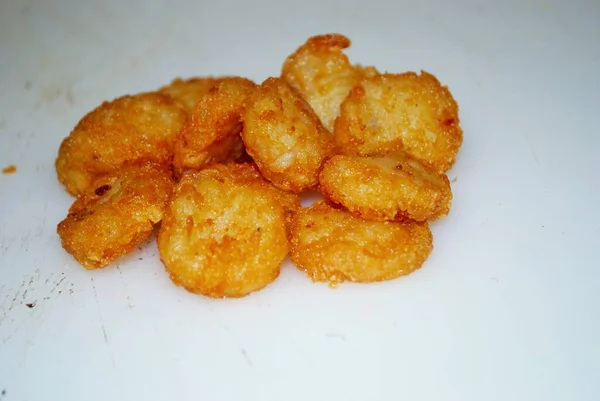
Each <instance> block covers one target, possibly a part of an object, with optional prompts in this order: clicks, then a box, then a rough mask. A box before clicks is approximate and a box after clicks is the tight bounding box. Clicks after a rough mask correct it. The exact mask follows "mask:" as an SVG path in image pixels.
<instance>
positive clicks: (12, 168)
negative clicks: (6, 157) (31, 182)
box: [2, 164, 17, 174]
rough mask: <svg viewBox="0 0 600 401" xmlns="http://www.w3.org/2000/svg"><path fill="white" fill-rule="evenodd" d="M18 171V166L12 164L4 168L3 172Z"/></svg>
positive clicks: (11, 172)
mask: <svg viewBox="0 0 600 401" xmlns="http://www.w3.org/2000/svg"><path fill="white" fill-rule="evenodd" d="M16 172H17V166H15V165H14V164H10V165H8V166H6V167H4V168H3V169H2V174H14V173H16Z"/></svg>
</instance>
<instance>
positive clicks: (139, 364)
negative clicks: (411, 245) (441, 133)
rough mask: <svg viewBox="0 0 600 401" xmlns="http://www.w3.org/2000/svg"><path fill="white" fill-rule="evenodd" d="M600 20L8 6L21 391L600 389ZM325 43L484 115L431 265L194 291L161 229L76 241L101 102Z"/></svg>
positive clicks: (370, 8) (8, 155)
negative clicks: (320, 39) (70, 232)
mask: <svg viewBox="0 0 600 401" xmlns="http://www.w3.org/2000/svg"><path fill="white" fill-rule="evenodd" d="M599 18H600V2H598V1H591V0H590V1H572V2H567V1H564V2H552V1H548V0H531V1H489V2H486V1H466V0H461V1H453V2H450V1H443V0H437V1H414V0H412V1H387V2H386V1H373V0H371V1H346V2H344V1H337V2H333V1H324V0H311V1H309V0H305V1H297V0H296V1H293V2H292V1H288V2H284V1H274V0H267V1H262V2H251V1H247V2H246V1H242V0H240V1H230V2H226V1H222V2H218V1H214V2H197V1H191V0H190V1H174V2H168V1H117V0H110V1H109V0H104V1H99V0H98V1H85V2H84V1H75V0H73V1H25V0H23V1H8V0H5V1H1V2H0V167H4V166H6V165H9V164H15V165H16V166H17V169H18V171H17V173H16V174H13V175H0V400H2V401H37V400H60V401H71V400H72V401H81V400H86V401H94V400H211V401H220V400H242V399H243V400H260V401H269V400H288V401H295V400H298V401H305V400H344V401H352V400H357V401H363V400H366V401H371V400H411V401H420V400H436V401H437V400H443V401H454V400H456V401H459V400H460V401H481V400H498V401H506V400H511V401H515V400H524V401H525V400H526V401H531V400H540V401H542V400H543V401H553V400H561V401H565V400H577V401H580V400H585V401H587V400H589V401H592V400H598V399H599V397H600V395H599V394H600V382H599V381H598V379H599V378H600V262H599V258H598V248H600V212H599V211H598V208H599V207H600V167H599V166H598V164H599V163H598V162H599V156H598V155H599V154H600V153H599V152H600V146H599V145H600V139H599V138H600V133H599V131H598V118H599V117H598V114H599V110H600V107H599V106H600V78H599V73H600V23H599V22H598V21H599ZM324 32H341V33H344V34H346V35H348V36H349V37H350V38H351V39H353V47H352V50H351V51H350V55H351V57H352V59H353V60H354V61H355V62H359V63H361V64H374V65H376V66H377V67H378V68H379V69H381V70H388V71H393V72H401V71H406V70H419V69H425V70H428V71H430V72H432V73H434V74H436V75H437V76H438V78H439V79H440V80H441V81H442V82H443V83H444V84H447V85H448V86H449V87H450V89H451V91H452V93H453V94H454V96H455V97H456V99H457V101H458V103H459V105H460V107H461V111H460V117H461V119H462V127H463V129H464V145H463V147H462V150H461V152H460V154H459V157H458V160H457V163H456V165H455V167H454V168H453V169H452V170H451V171H450V174H449V176H450V179H451V180H452V181H453V184H452V186H453V191H454V204H453V208H452V211H451V213H450V216H449V217H448V218H446V219H444V220H442V221H439V222H436V223H435V224H433V225H432V228H433V231H434V236H435V250H434V252H433V254H432V256H431V258H430V259H429V260H428V261H427V263H426V264H425V266H424V267H423V268H422V269H421V270H419V271H417V272H415V273H414V274H412V275H410V276H408V277H405V278H401V279H399V280H395V281H391V282H386V283H381V284H370V285H358V284H343V285H341V286H340V287H339V288H338V289H336V290H332V289H330V288H329V287H328V286H327V285H326V284H313V283H311V282H310V280H309V279H308V278H307V277H306V276H305V275H304V274H303V273H301V272H299V271H297V270H296V269H295V268H294V267H293V266H292V265H290V264H289V263H286V265H285V266H284V268H283V270H282V273H281V276H280V278H279V279H278V280H277V281H275V282H274V283H273V284H272V285H270V286H268V287H267V288H266V289H265V290H263V291H260V292H258V293H256V294H252V295H251V296H249V297H246V298H243V299H237V300H213V299H208V298H204V297H201V296H197V295H192V294H189V293H187V292H185V291H184V290H182V289H180V288H178V287H175V286H174V285H172V284H171V282H170V281H169V278H168V276H167V274H166V273H165V271H164V268H163V267H162V265H161V264H160V262H159V259H158V255H157V250H156V246H155V243H154V239H152V241H151V242H150V244H149V245H148V246H146V247H145V248H143V249H142V250H138V251H135V252H134V253H132V254H131V255H129V256H127V257H126V258H124V259H122V260H120V261H119V262H118V263H116V264H115V265H113V266H111V267H109V268H106V269H104V270H101V271H94V272H88V271H85V270H83V269H82V268H81V267H79V266H78V265H77V263H75V262H74V260H73V259H72V258H71V257H70V256H69V255H68V254H66V253H65V252H64V251H63V250H62V249H61V247H60V242H59V239H58V237H57V236H56V234H55V227H56V224H57V223H58V222H59V221H60V220H61V219H62V218H63V217H64V216H65V214H66V211H67V209H68V207H69V205H70V203H71V201H72V199H71V197H70V196H69V195H67V194H66V192H65V191H64V190H63V188H62V187H61V186H60V185H59V183H58V182H57V180H56V176H55V172H54V165H53V163H54V159H55V156H56V152H57V149H58V146H59V143H60V141H61V139H62V138H63V137H64V136H66V135H67V134H68V133H69V131H70V129H71V128H72V127H73V126H74V125H75V124H76V122H77V121H78V120H79V118H81V117H82V116H83V115H84V113H86V112H87V111H89V110H91V109H92V108H94V107H95V106H97V105H98V104H99V103H100V102H102V101H103V100H106V99H112V98H114V97H117V96H120V95H122V94H127V93H135V92H139V91H145V90H151V89H153V88H157V87H159V86H161V85H163V84H165V83H167V82H169V81H170V80H171V79H172V78H174V77H176V76H192V75H207V74H218V75H225V74H239V75H245V76H247V77H250V78H252V79H254V80H257V81H261V80H262V79H264V78H266V77H267V76H270V75H277V74H278V73H279V70H280V67H281V64H282V62H283V60H284V58H285V57H286V56H287V55H288V54H289V53H291V52H292V51H293V50H294V49H295V48H296V47H297V46H298V45H300V44H301V43H302V42H303V41H304V40H305V39H306V38H307V37H308V36H310V35H313V34H317V33H324ZM117 266H118V267H117ZM27 304H34V306H33V307H32V308H30V307H28V306H27Z"/></svg>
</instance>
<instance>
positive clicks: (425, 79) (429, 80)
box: [334, 71, 462, 173]
mask: <svg viewBox="0 0 600 401" xmlns="http://www.w3.org/2000/svg"><path fill="white" fill-rule="evenodd" d="M334 133H335V139H336V143H337V145H338V146H339V147H340V148H341V149H342V151H343V152H344V153H347V154H360V155H365V154H370V153H373V152H382V151H385V150H402V151H404V152H406V153H407V154H409V155H410V156H412V157H413V158H415V159H417V160H420V161H422V162H424V163H426V164H428V165H430V166H431V167H433V168H434V169H435V170H436V171H437V172H439V173H443V172H445V171H447V170H448V169H449V168H450V167H452V164H454V160H455V158H456V154H457V153H458V149H459V147H460V145H461V144H462V130H461V128H460V126H459V118H458V105H457V104H456V101H455V100H454V98H453V97H452V95H451V94H450V91H449V90H448V88H447V87H445V86H442V85H441V84H440V82H439V81H438V80H437V78H436V77H434V76H433V75H431V74H428V73H426V72H424V71H423V72H422V73H421V75H417V74H415V73H413V72H407V73H404V74H382V75H376V76H371V77H366V78H363V79H362V80H361V81H360V83H359V84H358V85H356V86H355V87H354V88H353V89H352V91H351V92H350V95H348V97H347V98H346V100H344V102H343V103H342V106H341V112H340V116H339V117H338V118H337V120H336V122H335V129H334Z"/></svg>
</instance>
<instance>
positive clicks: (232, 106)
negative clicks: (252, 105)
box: [174, 77, 256, 169]
mask: <svg viewBox="0 0 600 401" xmlns="http://www.w3.org/2000/svg"><path fill="white" fill-rule="evenodd" d="M255 88H256V84H254V83H253V82H252V81H250V80H248V79H246V78H241V77H227V78H222V79H219V80H218V82H217V83H216V84H215V85H214V86H212V87H211V88H210V89H209V90H208V93H206V94H205V95H204V96H202V97H200V100H199V102H198V104H197V105H196V107H195V109H194V111H193V112H192V114H191V115H190V118H189V119H188V121H187V122H186V124H185V126H184V127H183V128H182V129H181V132H180V133H179V135H178V136H177V142H176V144H175V159H174V165H175V167H177V168H179V169H184V168H192V169H198V168H200V167H202V166H203V165H205V164H207V163H213V162H221V161H224V160H226V159H227V158H228V157H229V155H228V154H227V153H222V152H215V148H214V146H217V147H218V146H219V145H215V143H218V142H221V144H222V143H224V141H225V142H227V138H229V137H234V136H236V135H238V134H239V133H240V131H241V129H242V122H241V115H242V113H243V112H244V109H245V107H246V102H247V100H248V97H249V96H250V95H251V93H252V92H253V91H254V89H255ZM227 143H229V142H227ZM231 143H233V142H231ZM232 149H233V148H232ZM217 156H219V157H217Z"/></svg>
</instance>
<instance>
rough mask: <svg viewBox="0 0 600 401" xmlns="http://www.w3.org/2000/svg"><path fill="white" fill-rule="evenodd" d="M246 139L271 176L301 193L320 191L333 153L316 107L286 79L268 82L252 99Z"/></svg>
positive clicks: (260, 165) (264, 171)
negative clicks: (324, 168)
mask: <svg viewBox="0 0 600 401" xmlns="http://www.w3.org/2000/svg"><path fill="white" fill-rule="evenodd" d="M242 139H243V141H244V144H245V145H246V151H247V152H248V154H249V155H250V156H252V158H253V159H254V161H255V162H256V164H257V165H258V168H259V169H260V171H261V173H262V174H263V175H264V176H265V178H266V179H268V180H269V181H271V182H272V183H273V184H274V185H275V186H277V187H279V188H281V189H285V190H288V191H293V192H296V193H298V192H302V191H304V190H307V189H311V188H314V187H316V185H317V183H318V174H319V171H320V169H321V166H322V165H323V162H324V160H325V159H326V158H327V157H329V155H330V154H331V152H332V150H333V138H332V137H331V135H329V134H328V133H327V131H326V130H325V128H324V127H323V125H322V124H321V122H320V121H319V118H318V117H317V116H316V115H315V113H314V112H313V110H312V109H311V108H310V105H309V104H308V103H306V101H305V100H304V99H302V97H301V96H300V94H299V93H298V92H297V91H296V90H295V89H293V88H292V87H291V86H290V85H289V84H288V83H287V82H286V81H284V80H283V79H281V78H269V79H267V80H266V81H265V82H263V83H262V85H260V87H259V88H258V89H257V90H256V91H255V92H254V94H253V95H252V96H251V98H250V100H249V102H248V107H247V108H246V111H245V113H244V129H243V131H242Z"/></svg>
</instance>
